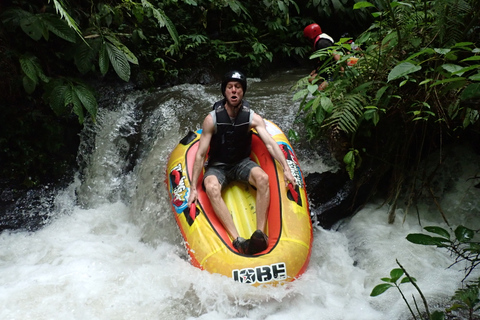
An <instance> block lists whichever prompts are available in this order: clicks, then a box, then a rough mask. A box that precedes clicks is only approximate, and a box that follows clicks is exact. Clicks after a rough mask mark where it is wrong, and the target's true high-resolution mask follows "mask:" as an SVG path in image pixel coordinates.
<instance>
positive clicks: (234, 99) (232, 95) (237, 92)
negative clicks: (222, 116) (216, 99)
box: [225, 81, 243, 107]
mask: <svg viewBox="0 0 480 320" xmlns="http://www.w3.org/2000/svg"><path fill="white" fill-rule="evenodd" d="M225 98H227V103H228V104H229V105H230V106H231V107H236V106H238V105H239V104H240V102H241V101H242V99H243V87H242V84H241V83H240V82H239V81H230V82H228V83H227V86H226V87H225Z"/></svg>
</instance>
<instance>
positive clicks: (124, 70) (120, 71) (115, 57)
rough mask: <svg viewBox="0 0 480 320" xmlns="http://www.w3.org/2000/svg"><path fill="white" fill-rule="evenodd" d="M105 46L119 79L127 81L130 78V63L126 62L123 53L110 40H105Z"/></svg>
mask: <svg viewBox="0 0 480 320" xmlns="http://www.w3.org/2000/svg"><path fill="white" fill-rule="evenodd" d="M105 46H106V49H107V53H108V58H109V59H110V63H111V64H112V66H113V69H114V70H115V72H116V73H117V75H118V76H119V77H120V79H122V80H123V81H126V82H128V80H130V64H129V63H128V60H127V57H126V55H125V53H124V52H123V51H122V50H120V49H118V48H117V47H115V46H114V45H113V44H112V43H110V42H106V43H105Z"/></svg>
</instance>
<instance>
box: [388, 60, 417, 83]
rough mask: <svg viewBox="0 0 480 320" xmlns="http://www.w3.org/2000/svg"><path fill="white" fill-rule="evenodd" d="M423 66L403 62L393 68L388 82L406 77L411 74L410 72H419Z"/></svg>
mask: <svg viewBox="0 0 480 320" xmlns="http://www.w3.org/2000/svg"><path fill="white" fill-rule="evenodd" d="M421 69H422V67H421V66H418V65H415V64H413V63H411V62H402V63H400V64H398V65H396V66H395V68H393V69H392V70H391V71H390V73H389V74H388V80H387V82H390V81H393V80H395V79H398V78H401V77H404V76H406V75H409V74H410V73H414V72H417V71H419V70H421Z"/></svg>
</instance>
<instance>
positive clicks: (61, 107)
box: [48, 83, 68, 115]
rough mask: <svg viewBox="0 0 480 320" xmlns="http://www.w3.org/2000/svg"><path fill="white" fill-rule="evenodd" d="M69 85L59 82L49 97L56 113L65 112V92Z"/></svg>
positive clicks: (51, 106)
mask: <svg viewBox="0 0 480 320" xmlns="http://www.w3.org/2000/svg"><path fill="white" fill-rule="evenodd" d="M67 87H68V86H67V85H64V84H60V83H57V84H56V85H55V86H54V87H53V90H52V91H51V93H50V95H49V97H48V100H49V102H50V108H52V110H53V112H55V114H56V115H62V114H64V113H65V92H66V90H67Z"/></svg>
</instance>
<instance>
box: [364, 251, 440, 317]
mask: <svg viewBox="0 0 480 320" xmlns="http://www.w3.org/2000/svg"><path fill="white" fill-rule="evenodd" d="M397 264H398V266H399V267H400V268H395V269H392V270H391V271H390V277H389V278H388V277H384V278H382V279H381V280H382V281H383V282H384V283H381V284H378V285H376V286H375V287H374V288H373V290H372V292H371V293H370V296H371V297H376V296H379V295H381V294H383V293H384V292H385V291H387V290H388V289H390V288H397V290H398V292H399V293H400V295H401V296H402V299H403V301H404V302H405V304H406V305H407V307H408V310H409V311H410V313H411V314H412V316H413V319H417V317H416V314H415V312H414V311H413V308H412V307H411V305H410V303H409V302H408V300H407V298H406V297H405V295H404V294H403V291H402V289H401V288H400V285H401V284H404V283H411V284H412V285H413V286H414V287H415V289H416V290H417V292H418V293H419V294H420V297H421V298H422V301H423V304H424V306H425V313H426V318H424V317H423V316H422V312H421V311H420V310H419V308H418V304H417V302H416V300H415V296H413V295H412V298H413V302H414V305H415V309H416V311H417V314H418V316H419V317H420V318H421V319H428V320H442V319H444V317H445V314H444V313H443V312H441V311H434V312H433V313H430V310H429V308H428V303H427V300H426V299H425V296H424V295H423V293H422V291H421V290H420V288H419V287H418V285H417V284H416V282H417V280H416V279H415V278H413V277H411V276H410V275H409V274H408V273H407V270H405V268H404V267H403V266H402V265H401V264H400V262H398V260H397ZM399 280H400V281H399Z"/></svg>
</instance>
